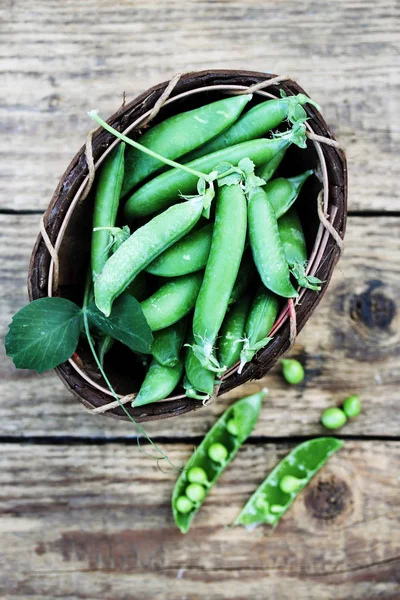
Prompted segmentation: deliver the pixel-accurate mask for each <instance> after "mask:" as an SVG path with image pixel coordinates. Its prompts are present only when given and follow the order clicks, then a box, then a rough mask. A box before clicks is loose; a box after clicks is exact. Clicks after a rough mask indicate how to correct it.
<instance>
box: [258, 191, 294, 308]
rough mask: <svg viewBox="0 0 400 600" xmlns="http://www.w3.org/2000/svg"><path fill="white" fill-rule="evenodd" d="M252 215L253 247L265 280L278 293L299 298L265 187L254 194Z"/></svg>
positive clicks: (262, 277) (266, 285) (269, 287)
mask: <svg viewBox="0 0 400 600" xmlns="http://www.w3.org/2000/svg"><path fill="white" fill-rule="evenodd" d="M248 215H249V216H248V220H249V238H250V246H251V250H252V253H253V259H254V262H255V265H256V267H257V271H258V273H259V275H260V278H261V281H262V282H263V284H264V285H265V287H266V288H268V289H269V290H271V291H272V292H274V293H275V294H278V296H283V297H284V298H295V297H296V296H297V295H298V294H297V292H296V290H295V289H294V287H293V286H292V284H291V283H290V272H289V266H288V264H287V261H286V257H285V252H284V249H283V245H282V242H281V238H280V237H279V230H278V222H277V220H276V216H275V211H274V209H273V207H272V204H271V202H270V201H269V198H268V196H267V194H266V193H265V192H264V190H263V189H261V188H256V190H255V191H254V192H253V193H252V194H251V195H250V199H249V206H248ZM266 240H268V243H266Z"/></svg>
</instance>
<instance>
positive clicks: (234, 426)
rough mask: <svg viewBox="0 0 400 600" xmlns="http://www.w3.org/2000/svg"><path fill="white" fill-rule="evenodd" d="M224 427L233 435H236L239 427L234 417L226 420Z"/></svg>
mask: <svg viewBox="0 0 400 600" xmlns="http://www.w3.org/2000/svg"><path fill="white" fill-rule="evenodd" d="M226 429H227V431H228V432H229V433H230V434H231V435H233V436H234V437H237V435H238V434H239V427H238V426H237V423H236V421H235V419H230V420H229V421H228V422H227V424H226Z"/></svg>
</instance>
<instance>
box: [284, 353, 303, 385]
mask: <svg viewBox="0 0 400 600" xmlns="http://www.w3.org/2000/svg"><path fill="white" fill-rule="evenodd" d="M281 363H282V373H283V376H284V378H285V379H286V381H287V382H288V383H292V384H294V385H296V384H298V383H301V382H302V381H303V379H304V368H303V365H302V364H301V363H299V361H298V360H295V359H294V358H283V359H282V360H281Z"/></svg>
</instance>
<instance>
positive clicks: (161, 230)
mask: <svg viewBox="0 0 400 600" xmlns="http://www.w3.org/2000/svg"><path fill="white" fill-rule="evenodd" d="M203 207H204V204H203V200H202V199H201V198H199V197H197V198H193V199H192V200H188V201H187V202H182V203H181V204H176V205H175V206H171V208H169V209H168V210H166V211H165V212H163V213H161V214H160V215H157V216H156V217H154V218H153V219H152V220H151V221H149V222H148V223H146V224H145V225H143V227H139V229H137V230H136V231H135V232H134V233H133V234H132V235H131V236H130V238H129V239H127V240H126V242H124V243H123V244H122V246H120V247H119V248H118V250H117V251H116V252H115V254H113V255H112V256H111V257H110V258H109V259H108V260H107V262H106V264H105V265H104V267H103V270H102V271H101V273H100V275H99V276H98V277H97V279H96V281H95V283H94V295H95V300H96V305H97V307H98V309H99V310H101V311H102V312H103V313H104V314H105V316H106V317H109V316H110V313H111V307H112V304H113V302H114V300H115V298H116V297H117V296H119V295H120V294H121V293H122V292H123V291H124V290H125V289H126V288H127V287H128V285H129V284H130V283H131V282H132V281H133V279H134V278H135V277H136V275H137V274H138V273H139V272H140V271H142V270H143V269H145V268H146V267H147V265H148V264H149V263H150V262H151V261H153V260H154V259H155V258H156V257H157V256H158V255H159V254H161V252H163V251H164V250H166V249H167V248H168V247H169V246H171V245H172V244H174V243H175V242H177V241H178V240H179V239H180V238H181V237H183V236H184V235H185V234H186V233H188V232H189V231H190V230H191V229H192V228H193V227H194V226H195V225H196V223H197V221H198V220H199V219H200V216H201V213H202V211H203ZM177 320H178V319H177ZM165 327H166V326H165Z"/></svg>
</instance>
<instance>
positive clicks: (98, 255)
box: [91, 142, 125, 280]
mask: <svg viewBox="0 0 400 600" xmlns="http://www.w3.org/2000/svg"><path fill="white" fill-rule="evenodd" d="M124 153H125V144H124V142H122V143H121V144H119V146H117V148H115V149H114V150H113V151H112V152H111V153H110V154H109V155H108V156H107V158H106V160H105V161H104V164H103V165H102V167H101V170H100V175H99V182H98V184H97V190H96V199H95V203H94V209H93V229H94V228H97V227H113V226H114V225H115V220H116V218H117V212H118V206H119V196H120V192H121V186H122V181H123V178H124ZM110 239H111V234H110V232H109V231H107V229H102V230H100V231H93V234H92V252H91V267H92V273H93V280H95V279H96V277H97V276H98V275H99V274H100V273H101V271H102V269H103V267H104V265H105V263H106V261H107V259H108V257H109V255H110V253H111V248H110Z"/></svg>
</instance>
